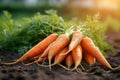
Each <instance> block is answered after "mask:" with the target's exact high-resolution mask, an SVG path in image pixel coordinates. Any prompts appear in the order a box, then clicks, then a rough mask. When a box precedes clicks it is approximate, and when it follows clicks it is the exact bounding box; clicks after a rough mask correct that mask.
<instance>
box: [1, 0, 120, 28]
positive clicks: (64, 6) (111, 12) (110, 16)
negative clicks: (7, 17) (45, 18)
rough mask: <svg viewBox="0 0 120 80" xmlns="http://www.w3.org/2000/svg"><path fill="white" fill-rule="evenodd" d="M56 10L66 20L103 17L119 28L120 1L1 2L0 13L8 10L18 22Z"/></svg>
mask: <svg viewBox="0 0 120 80" xmlns="http://www.w3.org/2000/svg"><path fill="white" fill-rule="evenodd" d="M49 9H55V10H57V14H58V15H60V16H62V17H63V18H64V19H66V20H69V19H74V18H75V19H76V18H77V19H84V17H85V16H86V15H95V14H97V13H99V14H100V16H101V21H105V22H108V23H110V24H109V25H111V24H112V25H113V26H118V27H120V26H119V25H118V23H119V20H120V0H0V13H2V11H3V10H7V11H9V12H10V13H12V17H13V18H14V19H16V20H19V18H22V17H30V16H32V15H33V14H35V13H36V12H40V13H43V14H44V12H45V10H49Z"/></svg>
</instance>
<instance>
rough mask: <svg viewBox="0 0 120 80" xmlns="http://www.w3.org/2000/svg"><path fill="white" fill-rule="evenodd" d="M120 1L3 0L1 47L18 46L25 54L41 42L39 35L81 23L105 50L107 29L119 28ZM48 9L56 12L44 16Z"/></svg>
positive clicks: (0, 12)
mask: <svg viewBox="0 0 120 80" xmlns="http://www.w3.org/2000/svg"><path fill="white" fill-rule="evenodd" d="M119 4H120V0H0V48H1V49H2V48H7V49H10V48H15V49H14V50H18V52H20V53H24V52H25V51H27V50H28V49H29V48H31V47H32V46H33V45H34V44H35V43H37V42H38V41H40V40H39V36H40V34H41V35H42V37H43V35H44V37H45V36H47V35H48V34H50V33H53V32H54V31H56V30H59V31H61V29H59V27H60V26H61V27H62V29H64V28H68V26H70V25H72V26H75V25H80V26H81V27H85V29H84V31H85V30H89V31H87V32H86V33H87V36H89V35H90V36H91V38H93V40H95V41H96V43H97V45H98V46H99V47H100V48H101V50H103V51H104V50H106V49H108V44H106V43H105V42H104V40H105V38H104V37H105V36H104V31H106V28H107V31H116V32H117V31H120V5H119ZM46 10H51V11H52V10H53V13H52V14H50V15H44V14H46V13H45V11H46ZM54 10H56V11H57V14H56V13H54ZM38 12H40V13H38ZM37 13H38V14H37ZM48 13H50V12H49V11H48ZM41 14H43V15H41ZM98 15H100V16H99V17H97V16H98ZM61 17H62V18H61ZM98 19H99V21H97V20H98ZM67 21H68V22H67ZM46 26H47V28H48V30H47V28H46ZM104 26H105V27H104ZM41 27H42V28H43V29H42V28H41ZM53 27H54V28H53ZM52 29H53V31H51V30H52ZM39 30H40V31H39ZM95 30H96V32H95ZM42 31H43V33H42ZM94 32H95V34H94ZM44 33H47V35H45V34H44ZM23 35H24V37H23ZM95 35H96V36H95ZM13 36H14V37H13ZM31 42H32V43H31ZM18 44H20V46H18ZM16 45H17V46H18V47H16ZM11 46H12V47H11ZM103 46H104V47H103ZM105 47H106V48H105Z"/></svg>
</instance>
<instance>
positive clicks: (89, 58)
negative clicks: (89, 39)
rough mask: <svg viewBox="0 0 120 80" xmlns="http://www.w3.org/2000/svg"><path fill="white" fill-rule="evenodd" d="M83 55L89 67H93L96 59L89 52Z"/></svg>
mask: <svg viewBox="0 0 120 80" xmlns="http://www.w3.org/2000/svg"><path fill="white" fill-rule="evenodd" d="M83 55H84V60H85V62H86V63H87V64H88V65H90V66H93V65H94V64H95V63H96V59H95V57H94V56H93V55H91V54H90V53H89V52H87V51H84V54H83Z"/></svg>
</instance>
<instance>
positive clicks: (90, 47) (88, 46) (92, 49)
mask: <svg viewBox="0 0 120 80" xmlns="http://www.w3.org/2000/svg"><path fill="white" fill-rule="evenodd" d="M82 46H83V48H84V49H85V50H86V51H88V52H89V53H90V54H91V55H93V56H94V57H95V58H96V60H97V61H98V62H99V63H101V64H102V65H103V66H105V67H107V68H108V69H112V70H115V69H118V68H120V66H118V67H116V68H112V67H111V65H110V64H109V62H108V61H107V60H106V59H105V57H104V56H103V55H102V53H101V52H100V50H99V49H98V48H97V47H96V46H95V44H94V43H93V41H92V39H90V38H89V37H85V38H83V39H82Z"/></svg>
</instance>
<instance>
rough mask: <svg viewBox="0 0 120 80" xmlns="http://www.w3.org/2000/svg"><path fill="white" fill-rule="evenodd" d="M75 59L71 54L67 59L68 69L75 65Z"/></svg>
mask: <svg viewBox="0 0 120 80" xmlns="http://www.w3.org/2000/svg"><path fill="white" fill-rule="evenodd" d="M73 63H74V62H73V57H72V54H71V53H69V54H68V55H67V57H66V59H65V64H66V65H67V67H68V68H70V67H71V66H72V65H73Z"/></svg>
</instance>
